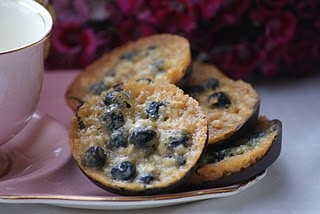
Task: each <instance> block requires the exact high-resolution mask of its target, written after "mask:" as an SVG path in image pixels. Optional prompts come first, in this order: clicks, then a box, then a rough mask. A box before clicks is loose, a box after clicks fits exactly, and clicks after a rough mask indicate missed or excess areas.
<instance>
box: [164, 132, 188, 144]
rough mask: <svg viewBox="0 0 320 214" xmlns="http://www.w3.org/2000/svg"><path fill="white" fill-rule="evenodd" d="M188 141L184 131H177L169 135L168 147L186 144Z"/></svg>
mask: <svg viewBox="0 0 320 214" xmlns="http://www.w3.org/2000/svg"><path fill="white" fill-rule="evenodd" d="M188 141H189V135H188V134H187V133H185V132H184V131H177V132H175V133H174V134H173V135H172V136H170V137H169V145H168V146H169V147H170V148H175V147H178V146H179V145H183V146H185V147H186V146H187V145H188Z"/></svg>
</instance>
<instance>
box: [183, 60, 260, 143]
mask: <svg viewBox="0 0 320 214" xmlns="http://www.w3.org/2000/svg"><path fill="white" fill-rule="evenodd" d="M182 89H183V90H184V91H185V93H187V94H189V95H190V96H192V97H193V98H195V99H196V100H197V101H198V102H199V103H200V106H201V108H202V110H203V111H204V113H205V114H206V117H207V120H208V127H209V138H208V143H209V144H216V143H219V142H222V141H226V140H229V139H230V138H233V139H235V138H238V137H239V136H240V135H241V134H242V133H243V132H245V131H246V130H247V129H248V128H250V126H252V125H253V124H254V123H255V121H256V119H257V118H258V114H259V106H260V98H259V96H258V94H257V93H256V91H255V90H254V88H253V87H252V86H251V85H250V84H249V83H246V82H244V81H242V80H237V81H234V80H232V79H230V78H228V77H227V76H225V75H224V74H222V73H221V72H220V71H219V70H218V69H217V68H216V67H215V66H213V65H211V64H205V63H199V62H194V63H193V69H192V74H191V76H190V78H189V79H188V81H187V82H186V84H185V85H184V86H183V87H182Z"/></svg>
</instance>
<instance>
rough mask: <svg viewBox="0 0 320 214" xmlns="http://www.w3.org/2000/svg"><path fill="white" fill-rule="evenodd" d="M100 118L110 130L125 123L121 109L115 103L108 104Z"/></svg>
mask: <svg viewBox="0 0 320 214" xmlns="http://www.w3.org/2000/svg"><path fill="white" fill-rule="evenodd" d="M102 119H103V121H104V122H105V124H106V127H107V128H108V129H109V130H110V131H113V130H116V129H118V128H120V127H122V126H123V125H124V124H125V121H124V117H123V115H122V113H121V109H120V108H119V106H117V105H110V106H109V108H108V110H107V112H106V113H105V114H104V116H103V118H102Z"/></svg>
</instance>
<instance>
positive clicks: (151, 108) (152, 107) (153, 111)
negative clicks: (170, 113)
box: [146, 101, 164, 119]
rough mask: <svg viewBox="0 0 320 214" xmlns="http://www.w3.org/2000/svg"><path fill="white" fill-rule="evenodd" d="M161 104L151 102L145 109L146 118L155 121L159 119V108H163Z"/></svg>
mask: <svg viewBox="0 0 320 214" xmlns="http://www.w3.org/2000/svg"><path fill="white" fill-rule="evenodd" d="M163 105H164V104H163V103H162V102H157V101H152V102H151V103H149V105H148V106H147V108H146V112H147V114H148V118H151V119H157V118H159V108H160V107H161V106H163Z"/></svg>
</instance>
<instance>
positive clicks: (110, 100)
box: [103, 90, 121, 106]
mask: <svg viewBox="0 0 320 214" xmlns="http://www.w3.org/2000/svg"><path fill="white" fill-rule="evenodd" d="M119 94H121V93H120V92H118V91H116V90H112V91H109V92H108V93H107V94H106V96H105V97H104V100H103V102H104V104H105V105H106V106H109V105H111V104H118V103H119V98H121V95H119Z"/></svg>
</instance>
